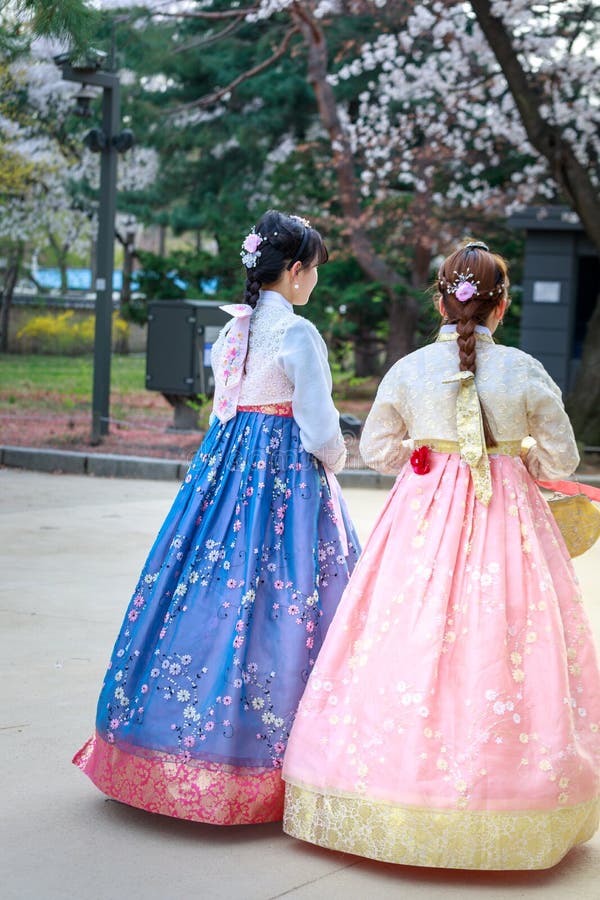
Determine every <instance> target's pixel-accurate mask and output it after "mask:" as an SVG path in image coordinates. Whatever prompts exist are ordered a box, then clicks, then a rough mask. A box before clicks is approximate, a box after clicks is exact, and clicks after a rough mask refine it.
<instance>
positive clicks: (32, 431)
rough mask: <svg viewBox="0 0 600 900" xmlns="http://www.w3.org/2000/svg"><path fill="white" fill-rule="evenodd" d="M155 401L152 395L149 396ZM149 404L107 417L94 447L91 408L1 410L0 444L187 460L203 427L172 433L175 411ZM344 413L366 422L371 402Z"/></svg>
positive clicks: (353, 404)
mask: <svg viewBox="0 0 600 900" xmlns="http://www.w3.org/2000/svg"><path fill="white" fill-rule="evenodd" d="M153 399H154V398H153ZM160 401H161V402H162V403H164V408H161V404H160V403H156V402H153V403H152V408H151V409H147V410H144V411H143V412H145V413H146V414H145V415H144V414H142V415H140V414H139V410H136V411H135V413H129V414H128V413H123V412H121V415H123V416H124V418H123V419H120V418H117V416H116V415H115V418H114V419H113V420H112V421H111V423H110V427H109V433H108V434H107V435H106V436H104V437H103V439H102V442H101V443H100V444H98V445H96V446H93V445H92V444H91V443H90V435H91V414H90V412H89V410H85V411H84V410H82V409H78V410H73V411H70V412H68V413H65V412H58V411H54V412H44V410H43V407H42V408H40V407H39V406H38V407H37V408H36V406H37V405H36V406H34V408H31V407H30V408H29V409H18V410H15V411H14V412H13V411H11V412H7V411H5V410H4V411H2V412H0V443H1V444H4V445H9V446H13V447H39V448H45V449H51V450H73V451H78V452H82V453H115V454H120V455H122V456H150V457H159V458H162V459H177V460H182V461H184V460H188V459H189V458H190V456H191V455H193V454H194V453H195V452H196V450H197V449H198V447H199V446H200V443H201V441H202V438H203V436H204V430H199V431H174V430H173V429H172V425H173V412H172V410H171V408H170V407H169V406H168V404H167V403H166V401H163V400H162V398H160ZM339 405H340V407H341V408H342V411H343V412H347V413H352V414H353V415H355V416H357V417H358V418H360V419H361V420H362V421H364V420H365V418H366V416H367V413H368V411H369V408H370V403H369V401H366V400H365V401H363V400H355V401H347V402H342V403H340V404H339ZM350 450H351V456H352V459H351V461H350V464H351V466H352V467H356V466H358V464H359V459H358V456H357V454H358V450H357V448H353V447H351V448H350Z"/></svg>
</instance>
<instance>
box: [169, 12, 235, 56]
mask: <svg viewBox="0 0 600 900" xmlns="http://www.w3.org/2000/svg"><path fill="white" fill-rule="evenodd" d="M239 25H240V20H239V19H234V20H233V22H230V23H229V25H226V26H225V28H222V29H221V31H217V32H216V33H215V34H209V35H207V36H206V37H201V38H197V39H196V40H195V41H190V42H189V43H188V44H183V45H182V46H181V47H176V48H175V49H174V50H172V51H171V53H170V54H169V55H170V56H174V55H175V54H176V53H186V52H187V51H188V50H197V49H198V47H208V45H209V44H214V43H216V42H217V41H220V40H221V38H224V37H226V36H227V35H228V34H231V33H232V31H235V30H236V28H239Z"/></svg>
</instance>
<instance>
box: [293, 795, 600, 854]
mask: <svg viewBox="0 0 600 900" xmlns="http://www.w3.org/2000/svg"><path fill="white" fill-rule="evenodd" d="M599 818H600V798H595V799H592V800H589V801H587V802H585V803H580V804H579V805H577V806H571V807H564V808H560V809H547V810H531V811H527V810H524V811H515V812H497V811H493V810H491V811H485V810H453V809H423V808H415V807H409V806H397V805H394V804H391V803H385V802H383V801H380V800H371V799H368V798H360V797H356V796H355V797H348V796H338V795H334V794H324V793H319V792H318V791H316V790H315V789H312V788H308V787H300V786H298V785H295V784H291V783H289V782H288V783H287V784H286V791H285V812H284V818H283V830H284V831H285V832H286V833H287V834H289V835H291V836H292V837H295V838H299V839H300V840H302V841H308V842H310V843H312V844H318V845H319V846H321V847H327V848H329V849H330V850H339V851H342V852H343V853H354V854H356V855H358V856H364V857H367V858H369V859H377V860H380V861H382V862H390V863H398V864H401V865H406V866H429V867H435V868H445V869H477V870H514V869H548V868H550V867H551V866H554V865H556V863H558V862H559V861H560V860H561V859H562V858H563V856H565V854H566V853H567V852H568V851H569V850H570V849H571V847H573V846H575V845H576V844H582V843H584V842H585V841H589V840H590V838H591V837H592V836H593V835H594V832H595V831H596V829H597V828H598V824H599Z"/></svg>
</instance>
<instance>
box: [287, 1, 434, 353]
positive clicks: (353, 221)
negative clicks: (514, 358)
mask: <svg viewBox="0 0 600 900" xmlns="http://www.w3.org/2000/svg"><path fill="white" fill-rule="evenodd" d="M291 15H292V18H293V20H294V22H295V24H296V25H297V26H298V27H299V29H300V31H301V33H302V36H303V37H304V41H305V43H306V47H307V49H308V80H309V82H310V84H311V85H312V88H313V90H314V92H315V97H316V100H317V107H318V110H319V115H320V118H321V122H322V124H323V127H324V128H325V129H326V131H327V134H328V135H329V140H330V142H331V149H332V153H333V160H332V162H333V168H334V171H335V174H336V177H337V183H338V187H339V196H338V199H339V202H340V205H341V207H342V211H343V214H344V220H345V223H346V227H347V230H348V235H349V243H350V247H351V249H352V252H353V254H354V256H355V257H356V259H357V262H358V264H359V266H360V267H361V269H362V270H363V272H364V273H365V274H366V275H368V276H369V278H372V279H373V281H377V282H378V283H379V284H381V286H382V287H383V288H384V290H385V291H386V293H387V295H388V297H389V304H390V333H389V339H388V346H387V354H386V365H387V366H389V365H391V364H392V363H393V362H395V361H396V360H397V359H399V358H400V356H404V355H405V354H406V353H409V352H410V351H411V350H412V349H413V348H414V337H415V329H416V323H417V318H418V304H417V303H416V301H415V300H414V299H413V298H412V297H410V296H409V297H406V296H404V297H403V296H402V294H401V293H400V291H401V289H402V288H403V287H405V282H404V280H403V279H402V278H401V277H400V275H399V274H398V272H396V271H395V269H393V268H392V267H391V266H389V265H388V264H387V262H386V261H385V260H384V259H383V258H382V257H381V256H379V255H378V254H377V252H376V250H375V248H374V247H373V244H372V242H371V240H370V238H369V236H368V234H367V231H366V228H365V226H364V218H365V214H364V212H363V210H362V208H361V203H360V193H359V190H358V185H357V179H356V174H355V171H354V159H353V156H352V150H351V148H350V144H349V142H348V139H347V137H346V134H345V132H344V129H343V127H342V123H341V122H340V118H339V116H338V112H337V104H336V100H335V95H334V93H333V89H332V87H331V85H330V84H329V82H328V80H327V75H328V70H327V43H326V40H325V35H324V33H323V30H322V29H321V28H320V26H319V25H318V23H317V21H316V20H315V19H314V18H313V17H312V16H311V15H310V14H309V13H308V12H307V11H306V10H305V9H303V8H302V6H301V4H300V3H294V5H293V7H292V12H291Z"/></svg>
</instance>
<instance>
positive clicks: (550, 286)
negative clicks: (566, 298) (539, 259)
mask: <svg viewBox="0 0 600 900" xmlns="http://www.w3.org/2000/svg"><path fill="white" fill-rule="evenodd" d="M533 302H534V303H560V281H534V282H533Z"/></svg>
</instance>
